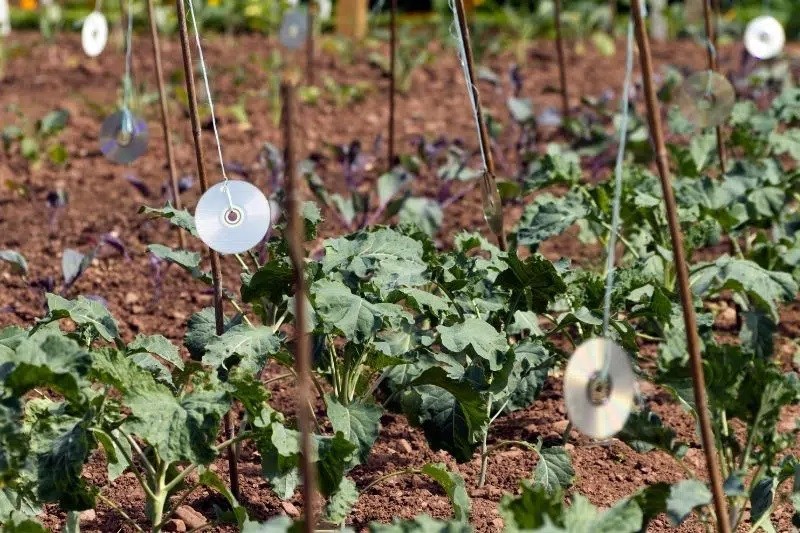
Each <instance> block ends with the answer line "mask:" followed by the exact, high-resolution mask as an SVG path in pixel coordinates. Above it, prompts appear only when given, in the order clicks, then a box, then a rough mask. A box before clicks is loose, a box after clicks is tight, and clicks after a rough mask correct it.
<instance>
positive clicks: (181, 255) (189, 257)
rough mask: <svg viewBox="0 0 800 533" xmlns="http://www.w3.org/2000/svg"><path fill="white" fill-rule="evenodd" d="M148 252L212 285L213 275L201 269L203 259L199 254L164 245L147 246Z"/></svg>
mask: <svg viewBox="0 0 800 533" xmlns="http://www.w3.org/2000/svg"><path fill="white" fill-rule="evenodd" d="M147 251H149V252H150V253H151V254H153V255H154V256H156V257H158V258H159V259H163V260H164V261H167V262H168V263H173V264H175V265H178V266H179V267H181V268H182V269H184V270H185V271H186V272H188V273H189V274H190V275H191V276H192V277H193V278H195V279H197V280H200V281H202V282H203V283H206V284H208V285H211V274H209V273H208V272H204V271H203V270H201V269H200V263H201V262H202V260H203V258H202V257H201V255H200V254H199V253H197V252H190V251H189V250H173V249H172V248H170V247H169V246H164V245H163V244H150V245H148V246H147Z"/></svg>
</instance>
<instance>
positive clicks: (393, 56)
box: [387, 0, 397, 170]
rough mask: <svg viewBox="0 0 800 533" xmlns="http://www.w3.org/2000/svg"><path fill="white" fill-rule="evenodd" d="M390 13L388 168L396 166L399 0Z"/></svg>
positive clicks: (394, 3)
mask: <svg viewBox="0 0 800 533" xmlns="http://www.w3.org/2000/svg"><path fill="white" fill-rule="evenodd" d="M390 9H391V11H390V14H389V162H388V165H387V166H388V169H389V170H391V169H392V166H394V104H395V90H396V88H395V64H396V62H397V20H396V17H397V0H392V3H391V7H390Z"/></svg>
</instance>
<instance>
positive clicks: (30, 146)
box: [0, 108, 69, 168]
mask: <svg viewBox="0 0 800 533" xmlns="http://www.w3.org/2000/svg"><path fill="white" fill-rule="evenodd" d="M11 111H12V112H13V113H14V114H15V115H16V116H17V119H18V120H19V123H18V124H12V125H8V126H5V127H4V128H3V130H2V133H0V135H1V136H2V141H3V150H4V151H5V154H6V156H7V157H10V156H11V154H12V153H14V150H15V148H16V150H18V153H19V154H20V155H22V157H24V158H25V159H26V160H27V161H28V163H29V164H30V165H32V166H33V168H38V167H39V166H40V165H41V164H42V159H43V156H44V155H46V156H47V161H48V162H49V163H50V164H52V165H53V166H56V167H64V166H65V165H66V164H67V161H68V159H69V154H68V153H67V149H66V147H65V146H64V144H63V143H62V142H61V141H59V139H58V134H59V133H60V132H61V131H63V129H64V128H65V127H66V126H67V124H68V123H69V112H67V111H66V110H64V109H56V110H54V111H50V112H49V113H47V114H45V115H44V116H43V117H42V118H41V119H39V120H37V121H36V122H34V123H30V122H29V121H28V119H27V118H26V116H25V115H24V114H23V113H22V112H21V111H20V110H19V109H18V108H12V109H11Z"/></svg>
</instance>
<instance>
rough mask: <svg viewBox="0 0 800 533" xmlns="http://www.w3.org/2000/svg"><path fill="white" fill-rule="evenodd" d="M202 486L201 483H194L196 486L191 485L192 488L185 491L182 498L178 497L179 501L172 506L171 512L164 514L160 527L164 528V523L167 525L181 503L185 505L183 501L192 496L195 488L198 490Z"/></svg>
mask: <svg viewBox="0 0 800 533" xmlns="http://www.w3.org/2000/svg"><path fill="white" fill-rule="evenodd" d="M200 487H201V485H199V484H198V485H194V486H192V487H190V488H189V490H187V491H186V492H184V493H183V494H182V495H181V497H180V498H178V501H177V502H175V503H174V504H173V505H172V507H171V509H170V510H169V512H167V513H166V514H164V516H163V518H162V519H161V523H160V524H159V528H163V527H164V525H165V524H166V523H167V522H168V521H169V519H170V518H172V516H173V515H174V514H175V511H177V510H178V507H180V506H181V505H183V502H185V501H186V500H187V498H189V496H190V495H191V494H192V493H193V492H194V491H195V490H197V489H198V488H200Z"/></svg>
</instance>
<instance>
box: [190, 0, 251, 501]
mask: <svg viewBox="0 0 800 533" xmlns="http://www.w3.org/2000/svg"><path fill="white" fill-rule="evenodd" d="M190 1H191V0H190ZM183 2H184V0H176V2H175V3H176V5H177V12H178V29H179V30H180V38H181V52H182V55H183V72H184V77H185V78H186V93H187V94H188V97H189V117H190V118H191V122H192V137H193V139H194V155H195V159H196V160H197V176H198V179H199V181H200V190H201V192H203V193H205V192H206V191H207V190H208V179H207V177H206V164H205V159H204V156H203V143H202V137H201V128H200V115H199V112H198V108H197V88H196V87H195V83H194V71H193V69H192V52H191V48H190V46H189V30H188V28H187V26H186V6H185V5H184V4H183ZM209 252H210V256H211V278H212V283H213V286H214V321H215V324H216V332H217V335H222V334H223V333H225V316H224V314H223V310H222V302H223V299H222V298H223V295H222V269H221V268H220V262H219V255H218V254H217V252H215V251H214V250H209ZM233 430H234V427H233V414H232V413H231V411H228V412H227V413H226V414H225V434H226V439H232V438H233V437H234V435H233ZM235 448H236V447H235V446H229V447H228V452H227V454H228V468H229V471H230V478H231V492H232V493H233V495H234V496H235V497H237V498H238V497H239V466H238V463H237V461H236V450H235Z"/></svg>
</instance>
